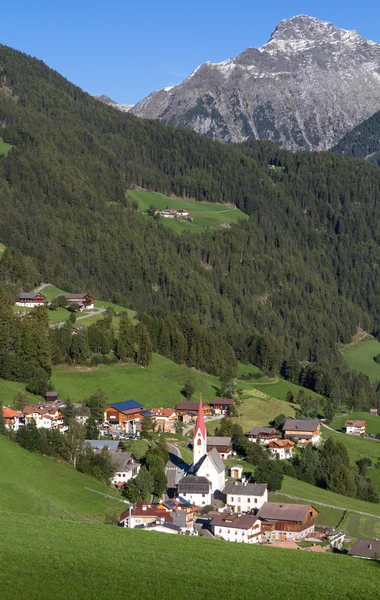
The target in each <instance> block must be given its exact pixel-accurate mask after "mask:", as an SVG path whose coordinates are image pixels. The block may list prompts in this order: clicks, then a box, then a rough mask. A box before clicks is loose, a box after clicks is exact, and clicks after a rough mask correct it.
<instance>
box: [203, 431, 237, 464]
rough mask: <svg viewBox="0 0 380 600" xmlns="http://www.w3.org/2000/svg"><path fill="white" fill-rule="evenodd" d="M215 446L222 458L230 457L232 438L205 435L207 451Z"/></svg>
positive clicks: (227, 458)
mask: <svg viewBox="0 0 380 600" xmlns="http://www.w3.org/2000/svg"><path fill="white" fill-rule="evenodd" d="M213 448H215V449H216V451H217V453H218V454H219V456H220V458H221V459H222V460H229V459H230V458H231V457H232V454H233V452H232V440H231V438H230V437H215V436H214V437H211V436H207V452H211V450H212V449H213Z"/></svg>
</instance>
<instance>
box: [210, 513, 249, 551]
mask: <svg viewBox="0 0 380 600" xmlns="http://www.w3.org/2000/svg"><path fill="white" fill-rule="evenodd" d="M211 531H212V533H213V534H214V536H215V537H217V538H222V539H223V540H226V542H240V543H245V544H258V543H260V542H261V523H260V520H259V519H258V518H257V516H256V515H242V514H240V513H239V514H234V513H233V514H230V513H226V512H222V513H213V518H212V521H211Z"/></svg>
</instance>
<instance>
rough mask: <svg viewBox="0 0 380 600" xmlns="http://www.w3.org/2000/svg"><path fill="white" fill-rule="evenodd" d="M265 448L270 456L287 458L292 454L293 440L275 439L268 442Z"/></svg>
mask: <svg viewBox="0 0 380 600" xmlns="http://www.w3.org/2000/svg"><path fill="white" fill-rule="evenodd" d="M267 448H268V452H269V454H270V455H271V457H272V458H278V459H279V460H288V459H290V458H292V456H293V453H294V442H292V440H276V441H273V442H269V444H268V446H267Z"/></svg>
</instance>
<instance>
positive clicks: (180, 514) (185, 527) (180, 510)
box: [161, 497, 198, 532]
mask: <svg viewBox="0 0 380 600" xmlns="http://www.w3.org/2000/svg"><path fill="white" fill-rule="evenodd" d="M161 506H164V507H165V508H166V509H167V510H170V515H171V517H172V520H173V524H174V525H177V526H178V527H180V529H181V531H183V532H185V531H187V532H188V531H192V530H193V529H194V513H195V512H196V511H197V510H198V507H197V506H193V505H192V504H190V502H188V501H187V500H185V499H184V498H181V497H180V498H173V499H170V500H165V501H164V502H162V503H161Z"/></svg>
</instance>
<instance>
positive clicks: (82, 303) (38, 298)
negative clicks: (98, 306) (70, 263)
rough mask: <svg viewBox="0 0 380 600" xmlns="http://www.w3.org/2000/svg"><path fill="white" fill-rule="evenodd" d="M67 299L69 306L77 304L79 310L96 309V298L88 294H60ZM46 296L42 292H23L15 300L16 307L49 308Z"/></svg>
mask: <svg viewBox="0 0 380 600" xmlns="http://www.w3.org/2000/svg"><path fill="white" fill-rule="evenodd" d="M60 295H61V296H63V297H64V298H66V301H67V304H68V305H73V304H77V305H78V307H79V308H78V310H80V311H83V310H90V309H92V308H94V298H92V296H89V295H88V294H60ZM49 304H50V303H49V302H47V300H46V296H45V295H44V294H42V293H41V292H22V293H21V294H18V295H17V296H16V298H15V305H16V306H21V307H23V308H35V307H36V306H49Z"/></svg>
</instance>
